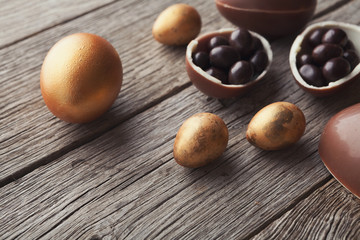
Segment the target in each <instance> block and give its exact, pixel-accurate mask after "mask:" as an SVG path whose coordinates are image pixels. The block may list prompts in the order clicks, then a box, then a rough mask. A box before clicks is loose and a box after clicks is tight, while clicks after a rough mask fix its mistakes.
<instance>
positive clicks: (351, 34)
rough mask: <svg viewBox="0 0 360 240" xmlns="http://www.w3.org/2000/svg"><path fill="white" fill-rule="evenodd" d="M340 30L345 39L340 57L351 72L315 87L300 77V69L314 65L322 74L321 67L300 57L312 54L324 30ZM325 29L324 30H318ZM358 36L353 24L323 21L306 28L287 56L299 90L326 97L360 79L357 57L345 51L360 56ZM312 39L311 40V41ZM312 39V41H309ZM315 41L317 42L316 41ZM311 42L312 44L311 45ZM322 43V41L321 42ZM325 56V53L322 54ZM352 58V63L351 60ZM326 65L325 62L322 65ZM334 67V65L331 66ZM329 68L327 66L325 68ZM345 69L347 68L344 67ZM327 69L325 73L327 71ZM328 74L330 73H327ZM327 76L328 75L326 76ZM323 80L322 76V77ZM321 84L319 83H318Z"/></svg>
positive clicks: (359, 34) (357, 30)
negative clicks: (349, 67)
mask: <svg viewBox="0 0 360 240" xmlns="http://www.w3.org/2000/svg"><path fill="white" fill-rule="evenodd" d="M337 28H340V29H342V30H343V31H344V32H345V33H346V35H347V37H348V40H347V43H346V45H345V46H344V47H342V48H343V55H342V57H343V58H344V59H346V60H347V61H348V62H349V63H350V66H351V72H350V73H349V74H347V75H346V76H344V77H340V79H337V80H335V81H331V80H329V79H328V80H327V81H326V82H325V83H324V85H322V86H316V84H315V85H314V84H311V83H310V82H309V81H306V79H305V78H304V77H303V76H301V73H300V69H301V67H302V66H303V65H304V64H309V63H310V64H314V65H315V66H317V67H319V69H320V70H321V72H323V66H324V65H319V64H318V63H315V61H314V60H313V59H312V61H314V62H312V61H310V62H307V61H308V60H306V61H303V60H302V55H304V54H309V52H310V53H312V50H313V48H314V45H315V44H316V43H318V42H319V39H320V38H321V39H323V36H324V34H325V30H326V31H328V30H329V29H337ZM319 29H325V30H319ZM316 31H319V33H317V34H315V35H318V36H317V37H315V36H313V34H314V32H316ZM359 36H360V27H359V26H357V25H354V24H349V23H343V22H336V21H325V22H319V23H315V24H312V25H310V26H308V27H307V28H306V29H305V30H304V31H303V32H302V33H301V34H300V35H298V36H297V38H296V39H295V41H294V42H293V44H292V46H291V49H290V54H289V62H290V68H291V72H292V74H293V76H294V79H295V80H296V82H297V83H298V84H299V86H300V87H301V88H303V89H304V90H305V91H307V92H310V93H312V94H314V95H316V96H327V95H331V94H334V93H336V92H337V91H339V90H340V89H343V88H344V87H345V86H349V85H350V84H351V83H353V82H355V81H357V80H359V79H360V64H359V62H358V57H356V56H350V54H347V53H346V52H347V51H350V50H352V51H354V52H355V53H356V55H357V56H359V55H360V42H359V41H356V39H358V38H359ZM312 38H313V39H312ZM310 39H312V40H310ZM316 39H317V40H316ZM311 42H314V43H313V44H311ZM321 42H322V40H321ZM324 54H325V55H326V53H324ZM351 58H353V59H354V60H353V62H352V60H351ZM351 62H352V63H351ZM324 64H326V62H325V63H324ZM333 66H334V65H333ZM327 67H329V66H327ZM346 68H347V67H346ZM328 70H329V69H327V70H326V71H328ZM333 70H335V69H333ZM328 73H330V72H328ZM328 76H329V75H328ZM322 78H324V76H322ZM319 82H321V81H319Z"/></svg>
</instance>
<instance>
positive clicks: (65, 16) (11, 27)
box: [0, 0, 113, 49]
mask: <svg viewBox="0 0 360 240" xmlns="http://www.w3.org/2000/svg"><path fill="white" fill-rule="evenodd" d="M111 2H113V1H111V0H105V1H82V0H80V1H71V0H65V1H41V0H35V1H24V0H14V1H6V0H1V1H0V6H1V7H0V29H1V34H0V49H1V48H3V47H5V46H7V45H10V44H12V43H14V42H17V41H19V40H22V39H25V38H27V37H29V36H31V35H33V34H36V33H38V32H41V31H44V30H46V29H48V28H51V27H53V26H55V25H57V24H61V23H63V22H66V21H70V20H72V19H74V18H76V17H78V16H81V15H83V14H85V13H87V12H90V11H93V10H95V9H98V8H100V7H101V6H104V5H106V4H109V3H111Z"/></svg>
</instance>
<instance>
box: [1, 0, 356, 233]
mask: <svg viewBox="0 0 360 240" xmlns="http://www.w3.org/2000/svg"><path fill="white" fill-rule="evenodd" d="M184 2H185V3H189V4H191V5H192V6H194V7H195V8H196V9H197V10H198V11H199V13H200V15H201V16H202V21H203V26H202V30H201V32H202V33H205V32H208V31H212V30H216V29H219V28H224V27H231V26H232V25H231V24H230V23H229V22H227V21H226V20H225V19H223V18H222V17H221V16H220V15H219V13H218V12H217V10H216V8H215V4H214V2H213V1H201V0H192V1H190V0H186V1H184ZM173 3H174V1H172V0H162V1H156V0H147V1H133V0H122V1H111V0H106V1H103V0H102V1H100V0H97V1H86V0H79V1H72V0H63V1H40V0H34V1H24V0H23V1H21V0H18V1H5V0H1V1H0V29H1V33H0V81H1V85H0V99H1V101H0V121H1V122H0V128H1V130H0V159H1V161H0V187H1V188H0V239H13V238H14V239H93V240H94V239H360V200H359V199H357V198H356V197H355V196H354V195H352V194H351V193H350V192H348V191H347V190H346V189H345V188H343V187H342V186H341V185H340V184H339V183H338V182H337V181H336V180H334V179H333V178H332V176H331V175H330V174H329V172H328V171H327V170H326V168H325V167H324V165H323V163H322V161H321V159H320V157H319V155H318V151H317V147H318V141H319V137H320V134H321V132H322V129H323V127H324V126H325V124H326V123H327V121H328V120H329V118H330V117H331V116H333V115H334V114H335V113H337V112H339V111H340V110H342V109H344V108H345V107H347V106H350V105H353V104H355V103H358V102H360V94H359V91H360V84H355V85H353V86H352V87H351V88H350V89H347V90H346V91H343V92H341V93H339V94H337V95H335V96H331V97H327V98H315V97H313V96H311V95H309V94H308V93H305V92H304V91H303V90H301V89H300V88H299V87H298V86H297V85H296V83H295V81H294V80H293V78H292V75H291V73H290V68H289V64H288V53H289V50H290V46H291V44H292V41H293V40H294V38H295V36H289V37H286V38H282V39H279V40H276V41H273V42H272V43H271V44H272V49H273V52H274V62H273V64H272V68H271V71H270V72H269V75H268V76H267V77H266V78H265V79H264V80H263V81H262V83H261V84H259V85H258V86H257V87H256V88H255V89H253V90H252V91H250V92H249V93H248V94H246V95H245V96H242V97H239V98H237V99H230V100H221V101H220V100H217V99H212V98H209V97H207V96H205V95H204V94H202V93H201V92H199V91H198V90H197V89H196V88H195V87H194V86H193V85H192V84H191V82H190V81H189V79H188V76H187V74H186V71H185V64H184V56H185V47H166V46H163V45H161V44H159V43H158V42H156V41H155V40H154V39H153V38H152V35H151V28H152V24H153V22H154V20H155V18H156V17H157V15H158V14H159V13H160V12H161V11H162V10H163V9H165V8H166V7H167V6H169V5H171V4H173ZM359 9H360V1H358V0H353V1H350V0H319V3H318V6H317V9H316V14H315V16H314V19H313V22H318V21H323V20H337V21H344V22H349V23H354V24H360V15H359ZM75 32H91V33H95V34H97V35H100V36H102V37H104V38H106V39H107V40H108V41H110V42H111V43H112V44H113V46H114V47H115V48H116V50H117V51H118V52H119V54H120V57H121V59H122V63H123V68H124V81H123V87H122V90H121V92H120V94H119V96H118V98H117V100H116V102H115V103H114V105H113V106H112V108H111V109H110V110H109V111H108V112H107V113H106V114H105V115H104V116H102V117H101V118H100V119H98V120H96V121H94V122H92V123H89V124H68V123H65V122H63V121H61V120H59V119H57V118H56V117H54V116H53V115H52V114H51V113H50V112H49V111H48V109H47V108H46V106H45V103H44V101H43V99H42V97H41V93H40V87H39V73H40V68H41V64H42V61H43V59H44V57H45V55H46V53H47V51H48V50H49V49H50V47H51V46H52V45H53V44H54V43H55V42H57V41H58V40H59V39H61V38H62V37H64V36H66V35H69V34H71V33H75ZM275 101H288V102H292V103H294V104H296V105H297V106H299V107H300V108H301V109H302V110H303V112H304V114H305V116H306V120H307V128H306V131H305V134H304V136H303V137H302V138H301V140H300V141H299V142H298V143H297V144H295V145H294V146H292V147H290V148H288V149H285V150H281V151H275V152H267V151H262V150H260V149H258V148H255V147H253V146H252V145H250V144H249V143H248V142H247V140H246V139H245V131H246V127H247V124H248V123H249V121H250V119H251V118H252V116H253V115H254V114H255V113H256V112H257V111H258V110H259V109H261V108H262V107H264V106H266V105H267V104H270V103H272V102H275ZM198 112H212V113H215V114H217V115H219V116H220V117H222V118H223V119H224V121H225V123H226V124H227V126H228V128H229V135H230V139H229V144H228V147H227V150H226V151H225V153H224V154H223V156H222V157H221V158H220V159H218V160H217V161H215V162H214V163H212V164H210V165H208V166H206V167H203V168H199V169H194V170H191V169H186V168H183V167H181V166H179V165H177V164H176V163H175V161H174V159H173V155H172V147H173V143H174V138H175V135H176V133H177V130H178V129H179V127H180V126H181V124H182V123H183V122H184V121H185V119H187V118H188V117H190V116H191V115H193V114H195V113H198ZM359 175H360V174H359Z"/></svg>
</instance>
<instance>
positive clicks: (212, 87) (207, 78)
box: [185, 28, 272, 98]
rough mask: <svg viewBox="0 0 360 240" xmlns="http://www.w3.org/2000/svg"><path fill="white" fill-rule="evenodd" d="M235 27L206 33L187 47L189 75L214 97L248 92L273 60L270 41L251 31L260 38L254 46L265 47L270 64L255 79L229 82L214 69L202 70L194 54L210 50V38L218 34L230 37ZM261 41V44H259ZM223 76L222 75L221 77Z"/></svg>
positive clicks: (233, 95)
mask: <svg viewBox="0 0 360 240" xmlns="http://www.w3.org/2000/svg"><path fill="white" fill-rule="evenodd" d="M234 30H235V29H233V28H229V29H220V30H217V31H214V32H211V33H207V34H204V35H202V36H199V37H197V38H196V39H194V40H193V41H191V42H190V43H189V45H188V46H187V49H186V57H185V60H186V70H187V73H188V76H189V78H190V80H191V81H192V83H193V84H194V85H195V87H196V88H198V89H199V90H200V91H201V92H203V93H204V94H206V95H208V96H210V97H214V98H232V97H237V96H240V95H242V94H244V93H246V92H247V91H248V90H249V89H250V88H251V87H253V86H254V85H255V84H257V83H258V82H259V81H260V80H261V79H262V78H263V77H264V76H265V74H266V73H267V71H268V69H269V67H270V64H271V61H272V51H271V47H270V44H269V42H268V41H267V40H266V39H265V38H264V37H262V36H261V35H259V34H257V33H254V32H250V34H251V35H252V36H253V39H259V41H257V40H255V41H253V45H254V46H259V45H260V47H259V48H258V49H263V50H264V51H265V52H266V54H267V57H268V60H267V61H268V64H267V66H266V68H265V69H264V70H263V71H262V72H261V73H258V74H257V75H256V76H254V77H253V79H252V80H251V81H250V82H248V83H245V84H240V85H238V84H228V83H226V82H224V80H220V79H218V78H216V77H214V76H212V75H215V73H216V71H213V73H212V74H211V72H210V73H207V72H206V71H204V70H202V69H201V68H200V67H199V66H197V65H196V64H195V63H194V60H193V55H194V53H196V52H200V51H205V52H208V51H210V47H209V42H210V39H212V38H213V37H216V36H222V37H225V38H226V39H229V37H230V34H231V33H232V32H233V31H234ZM259 43H260V44H259ZM219 78H222V77H219Z"/></svg>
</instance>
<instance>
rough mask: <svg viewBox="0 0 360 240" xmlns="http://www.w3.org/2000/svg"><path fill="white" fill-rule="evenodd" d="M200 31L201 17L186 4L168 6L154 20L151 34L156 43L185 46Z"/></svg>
mask: <svg viewBox="0 0 360 240" xmlns="http://www.w3.org/2000/svg"><path fill="white" fill-rule="evenodd" d="M200 30H201V17H200V15H199V13H198V12H197V10H196V9H195V8H194V7H192V6H189V5H187V4H183V3H178V4H174V5H171V6H169V7H168V8H166V9H165V10H164V11H162V12H161V13H160V15H159V16H158V17H157V18H156V20H155V22H154V25H153V28H152V34H153V37H154V38H155V40H156V41H158V42H160V43H162V44H165V45H175V46H180V45H186V44H188V43H189V42H190V41H191V40H192V39H194V38H195V37H196V36H197V35H198V34H199V33H200Z"/></svg>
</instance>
